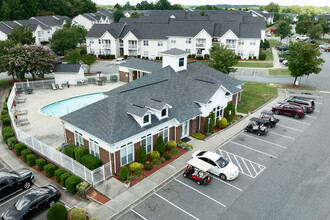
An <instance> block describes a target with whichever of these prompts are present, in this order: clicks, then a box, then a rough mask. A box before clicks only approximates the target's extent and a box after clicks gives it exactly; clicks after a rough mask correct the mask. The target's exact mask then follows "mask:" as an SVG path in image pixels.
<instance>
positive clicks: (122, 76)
mask: <svg viewBox="0 0 330 220" xmlns="http://www.w3.org/2000/svg"><path fill="white" fill-rule="evenodd" d="M128 77H129V74H128V72H123V71H119V81H121V82H129V78H128Z"/></svg>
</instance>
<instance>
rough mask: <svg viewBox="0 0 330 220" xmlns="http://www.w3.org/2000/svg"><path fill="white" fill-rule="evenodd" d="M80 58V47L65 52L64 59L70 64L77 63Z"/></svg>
mask: <svg viewBox="0 0 330 220" xmlns="http://www.w3.org/2000/svg"><path fill="white" fill-rule="evenodd" d="M80 59H81V56H80V49H74V50H69V51H66V52H65V61H67V62H68V63H70V64H78V63H79V61H80Z"/></svg>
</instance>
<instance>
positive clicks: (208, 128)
mask: <svg viewBox="0 0 330 220" xmlns="http://www.w3.org/2000/svg"><path fill="white" fill-rule="evenodd" d="M209 121H210V123H209ZM214 125H215V120H214V113H213V112H210V114H209V116H208V118H207V121H206V124H205V133H206V135H209V134H208V133H210V134H212V133H213V132H214Z"/></svg>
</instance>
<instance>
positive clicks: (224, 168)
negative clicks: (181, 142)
mask: <svg viewBox="0 0 330 220" xmlns="http://www.w3.org/2000/svg"><path fill="white" fill-rule="evenodd" d="M191 158H192V159H194V158H198V159H201V160H203V161H205V162H207V163H209V164H211V165H212V168H211V169H210V170H209V172H210V173H212V174H214V175H216V176H219V177H220V179H222V180H233V179H235V178H236V177H238V174H239V170H238V167H237V166H236V165H235V164H233V163H232V162H230V161H228V160H226V159H225V158H223V157H221V156H220V155H219V154H216V153H213V152H210V151H196V152H195V153H193V155H192V157H191Z"/></svg>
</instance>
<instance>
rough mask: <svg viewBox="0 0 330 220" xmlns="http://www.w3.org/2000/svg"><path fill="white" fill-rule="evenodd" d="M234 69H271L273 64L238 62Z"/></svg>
mask: <svg viewBox="0 0 330 220" xmlns="http://www.w3.org/2000/svg"><path fill="white" fill-rule="evenodd" d="M234 67H251V68H271V67H273V63H262V62H239V63H238V64H236V65H235V66H234Z"/></svg>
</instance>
